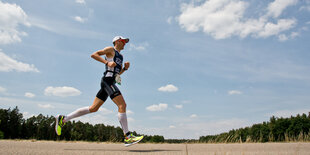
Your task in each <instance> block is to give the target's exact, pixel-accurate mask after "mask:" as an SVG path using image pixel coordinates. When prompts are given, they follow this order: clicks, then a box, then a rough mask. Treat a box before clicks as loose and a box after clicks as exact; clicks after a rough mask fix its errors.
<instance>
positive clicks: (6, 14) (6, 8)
mask: <svg viewBox="0 0 310 155" xmlns="http://www.w3.org/2000/svg"><path fill="white" fill-rule="evenodd" d="M20 24H22V25H26V26H30V23H29V22H28V21H27V15H26V13H25V12H24V10H23V9H22V8H21V7H20V6H18V5H16V4H9V3H3V2H2V1H0V44H10V43H14V42H21V36H26V35H27V33H26V32H22V31H19V30H18V29H17V27H18V25H20Z"/></svg>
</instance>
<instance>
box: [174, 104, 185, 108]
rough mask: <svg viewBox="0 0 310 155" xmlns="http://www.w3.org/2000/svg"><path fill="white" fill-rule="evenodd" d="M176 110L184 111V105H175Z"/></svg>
mask: <svg viewBox="0 0 310 155" xmlns="http://www.w3.org/2000/svg"><path fill="white" fill-rule="evenodd" d="M175 108H177V109H182V108H183V105H182V104H177V105H175Z"/></svg>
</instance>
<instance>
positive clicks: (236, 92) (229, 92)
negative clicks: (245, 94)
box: [228, 90, 242, 95]
mask: <svg viewBox="0 0 310 155" xmlns="http://www.w3.org/2000/svg"><path fill="white" fill-rule="evenodd" d="M228 94H229V95H241V94H242V92H241V91H239V90H230V91H228Z"/></svg>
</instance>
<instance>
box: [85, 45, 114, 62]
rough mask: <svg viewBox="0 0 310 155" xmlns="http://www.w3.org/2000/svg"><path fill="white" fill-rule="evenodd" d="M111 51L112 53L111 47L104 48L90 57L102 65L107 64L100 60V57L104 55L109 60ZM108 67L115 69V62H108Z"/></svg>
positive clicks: (111, 55)
mask: <svg viewBox="0 0 310 155" xmlns="http://www.w3.org/2000/svg"><path fill="white" fill-rule="evenodd" d="M113 51H114V49H113V47H106V48H104V49H102V50H98V51H96V52H94V53H93V54H92V55H91V57H92V58H93V59H95V60H97V61H99V62H102V63H104V64H107V63H109V62H108V61H107V60H105V59H104V58H102V57H101V55H106V57H108V58H111V57H113V54H114V53H113ZM108 66H109V67H115V66H116V63H115V62H110V63H109V64H108Z"/></svg>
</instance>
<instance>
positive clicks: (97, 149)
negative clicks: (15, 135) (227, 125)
mask: <svg viewBox="0 0 310 155" xmlns="http://www.w3.org/2000/svg"><path fill="white" fill-rule="evenodd" d="M0 150H1V151H0V154H1V155H2V154H3V155H10V154H14V155H15V154H17V155H18V154H29V155H35V154H47V155H49V154H51V155H58V154H65V155H70V154H108V155H124V154H126V155H127V154H129V155H130V154H156V155H157V154H158V155H162V154H168V155H196V154H201V155H264V154H269V155H274V154H276V155H282V154H283V155H310V143H243V144H136V145H133V146H130V147H124V145H123V144H121V143H96V142H66V141H36V140H0Z"/></svg>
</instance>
